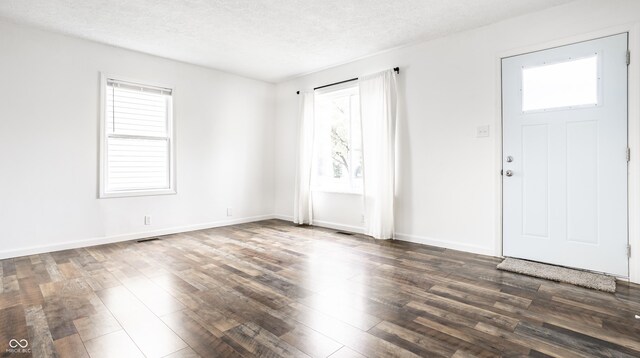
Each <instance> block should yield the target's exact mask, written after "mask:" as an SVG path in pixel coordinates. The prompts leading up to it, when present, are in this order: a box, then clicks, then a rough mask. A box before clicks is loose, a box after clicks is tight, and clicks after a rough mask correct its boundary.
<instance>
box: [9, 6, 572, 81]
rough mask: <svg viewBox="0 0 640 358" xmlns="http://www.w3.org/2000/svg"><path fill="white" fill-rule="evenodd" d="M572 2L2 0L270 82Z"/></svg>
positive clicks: (152, 50)
mask: <svg viewBox="0 0 640 358" xmlns="http://www.w3.org/2000/svg"><path fill="white" fill-rule="evenodd" d="M570 1H572V0H398V1H393V0H0V18H4V19H7V20H9V21H12V22H17V23H23V24H27V25H33V26H37V27H39V28H42V29H46V30H50V31H55V32H60V33H64V34H68V35H72V36H77V37H81V38H85V39H89V40H94V41H98V42H103V43H107V44H111V45H115V46H120V47H124V48H128V49H132V50H137V51H141V52H145V53H149V54H154V55H158V56H162V57H167V58H171V59H175V60H180V61H185V62H190V63H194V64H198V65H203V66H207V67H212V68H216V69H220V70H224V71H228V72H232V73H237V74H241V75H245V76H248V77H253V78H257V79H261V80H266V81H269V82H278V81H281V80H283V79H286V78H289V77H292V76H295V75H299V74H303V73H308V72H312V71H315V70H318V69H321V68H325V67H329V66H332V65H336V64H340V63H344V62H347V61H349V60H352V59H355V58H359V57H362V56H366V55H370V54H373V53H376V52H380V51H383V50H387V49H390V48H393V47H397V46H401V45H405V44H409V43H416V42H419V41H424V40H428V39H432V38H436V37H439V36H443V35H446V34H450V33H453V32H457V31H462V30H466V29H471V28H475V27H479V26H482V25H486V24H490V23H493V22H496V21H500V20H503V19H506V18H509V17H513V16H518V15H522V14H524V13H527V12H532V11H537V10H541V9H544V8H547V7H551V6H555V5H559V4H563V3H567V2H570Z"/></svg>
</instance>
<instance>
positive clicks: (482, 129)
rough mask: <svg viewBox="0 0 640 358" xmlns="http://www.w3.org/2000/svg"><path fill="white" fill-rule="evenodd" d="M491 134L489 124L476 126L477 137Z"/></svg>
mask: <svg viewBox="0 0 640 358" xmlns="http://www.w3.org/2000/svg"><path fill="white" fill-rule="evenodd" d="M488 136H489V125H485V126H479V127H477V128H476V138H481V137H488Z"/></svg>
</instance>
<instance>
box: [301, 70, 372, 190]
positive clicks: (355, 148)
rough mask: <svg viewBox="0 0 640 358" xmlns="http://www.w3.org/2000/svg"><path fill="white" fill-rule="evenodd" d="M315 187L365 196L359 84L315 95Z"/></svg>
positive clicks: (325, 90)
mask: <svg viewBox="0 0 640 358" xmlns="http://www.w3.org/2000/svg"><path fill="white" fill-rule="evenodd" d="M314 102H315V130H314V137H315V138H314V147H315V149H314V152H315V161H314V169H313V173H314V175H313V178H312V186H313V189H314V190H316V191H331V192H347V193H362V175H363V167H362V135H361V126H360V95H359V89H358V85H357V82H356V83H347V84H343V85H339V86H332V87H327V88H323V89H319V90H317V91H316V92H315V101H314Z"/></svg>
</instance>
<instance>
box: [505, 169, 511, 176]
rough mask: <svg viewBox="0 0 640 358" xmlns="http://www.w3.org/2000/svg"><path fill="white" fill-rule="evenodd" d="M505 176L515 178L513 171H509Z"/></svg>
mask: <svg viewBox="0 0 640 358" xmlns="http://www.w3.org/2000/svg"><path fill="white" fill-rule="evenodd" d="M504 174H505V175H506V176H508V177H511V176H513V171H511V170H507V171H506V172H505V173H504Z"/></svg>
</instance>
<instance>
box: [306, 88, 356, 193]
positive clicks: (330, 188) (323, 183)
mask: <svg viewBox="0 0 640 358" xmlns="http://www.w3.org/2000/svg"><path fill="white" fill-rule="evenodd" d="M350 88H355V89H357V92H358V93H357V95H358V104H357V105H358V106H359V105H360V88H359V85H358V82H357V81H355V83H353V84H352V83H344V84H340V85H337V86H334V88H332V89H328V88H323V89H322V90H320V92H318V91H317V90H316V91H314V96H315V98H314V102H316V106H317V101H318V96H322V95H330V94H332V93H333V92H338V91H343V90H346V89H350ZM350 106H351V103H350ZM314 111H315V109H314ZM316 113H317V112H316ZM316 113H314V116H315V114H316ZM351 113H352V111H351V110H350V116H349V124H348V125H349V141H350V143H352V142H353V139H354V135H353V130H352V127H353V124H354V123H353V122H354V118H352V117H351ZM358 113H360V111H359V110H358ZM319 120H320V118H318V117H317V116H316V118H315V122H316V124H314V126H316V128H317V123H318V121H319ZM359 120H362V117H360V119H359ZM314 132H315V130H314ZM314 135H315V133H314ZM314 141H315V138H314ZM360 142H361V143H360V147H359V148H360V149H359V150H360V151H362V138H360ZM316 150H317V147H316V149H314V155H313V166H314V167H315V166H316V165H317V162H318V155H319V153H317V152H316ZM352 151H353V150H350V152H349V162H350V164H353V153H352ZM312 173H315V168H314V169H312ZM353 174H354V173H353V172H351V170H349V174H348V175H349V180H348V183H345V182H342V181H340V180H330V179H328V178H325V180H318V179H317V178H312V180H311V184H312V185H311V191H313V192H321V193H337V194H347V195H363V192H364V178H362V179H360V180H357V179H355V178H354V177H353ZM314 175H315V174H314Z"/></svg>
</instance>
